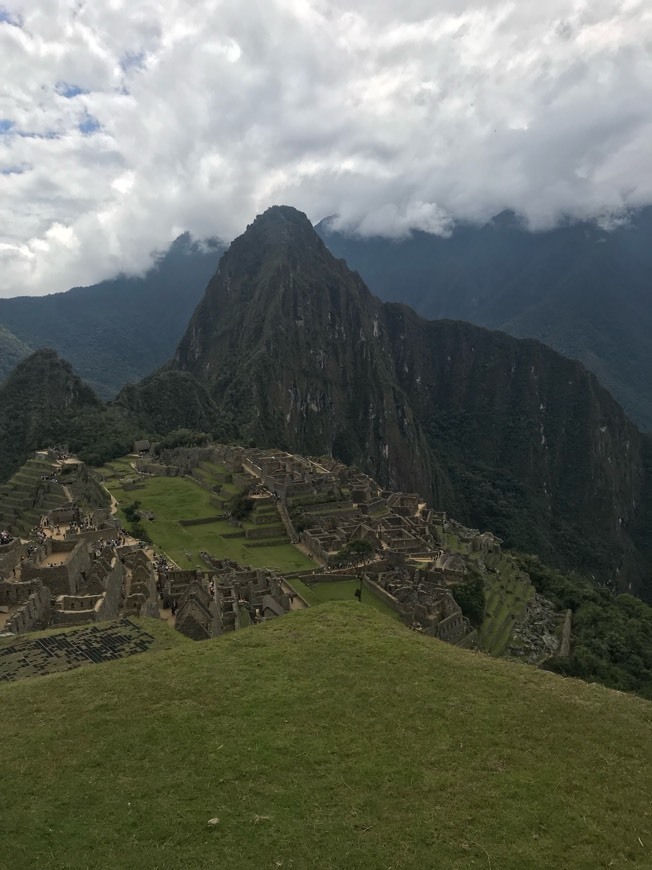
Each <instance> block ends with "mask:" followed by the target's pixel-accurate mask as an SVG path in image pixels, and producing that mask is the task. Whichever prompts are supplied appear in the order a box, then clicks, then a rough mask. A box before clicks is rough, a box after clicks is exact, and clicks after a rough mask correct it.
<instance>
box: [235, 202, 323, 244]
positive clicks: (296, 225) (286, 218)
mask: <svg viewBox="0 0 652 870" xmlns="http://www.w3.org/2000/svg"><path fill="white" fill-rule="evenodd" d="M310 243H311V244H312V245H315V244H316V245H318V246H319V247H320V248H321V247H322V245H323V243H322V241H321V239H320V238H319V236H318V235H317V233H316V232H315V230H314V228H313V225H312V224H311V223H310V221H309V220H308V218H307V216H306V215H305V214H304V213H303V212H302V211H299V210H298V209H296V208H293V207H292V206H289V205H273V206H271V207H270V208H268V209H266V211H264V212H263V213H262V214H259V215H258V216H257V217H256V218H255V220H254V221H253V223H251V224H249V226H248V227H247V229H246V230H245V232H244V233H243V234H242V235H241V236H239V237H238V238H237V239H236V240H235V242H234V243H233V245H234V246H235V250H236V251H239V250H240V249H241V248H242V247H244V246H249V245H256V246H257V247H258V248H262V249H263V250H266V251H268V250H270V249H271V248H278V247H283V248H287V249H290V248H294V247H296V246H297V245H299V246H300V247H301V248H305V246H306V244H310ZM232 247H233V246H232Z"/></svg>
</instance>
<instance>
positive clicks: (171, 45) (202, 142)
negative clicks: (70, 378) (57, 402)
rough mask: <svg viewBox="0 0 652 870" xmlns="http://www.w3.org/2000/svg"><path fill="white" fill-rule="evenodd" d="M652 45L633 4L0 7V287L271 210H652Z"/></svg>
mask: <svg viewBox="0 0 652 870" xmlns="http://www.w3.org/2000/svg"><path fill="white" fill-rule="evenodd" d="M38 6H40V7H41V8H37V7H38ZM651 46H652V9H650V8H649V2H648V0H547V2H546V3H543V4H540V3H525V2H520V3H516V2H504V0H484V2H480V0H435V2H433V0H402V2H401V3H397V2H396V0H346V2H345V0H265V2H263V0H258V2H247V3H243V2H240V0H195V2H193V3H187V2H182V0H110V2H109V0H94V2H84V0H51V2H49V3H48V4H35V3H33V0H4V7H3V11H2V12H0V57H2V59H3V72H4V75H3V80H2V83H0V172H1V173H2V174H0V295H14V294H18V293H46V292H51V291H55V290H62V289H66V288H68V287H70V286H73V285H79V284H84V283H92V282H95V281H97V280H100V279H102V278H105V277H108V276H110V275H113V274H115V273H116V272H117V271H119V270H121V269H127V270H130V271H138V270H142V269H144V268H146V267H147V265H148V264H149V262H150V254H151V252H152V251H153V250H155V249H161V248H163V247H165V246H166V245H167V244H168V243H169V241H171V239H172V238H173V237H174V235H175V234H177V233H178V232H179V231H180V229H186V228H187V229H189V230H190V231H191V232H192V233H193V234H194V235H196V236H197V237H203V236H208V235H219V236H220V237H222V238H224V239H227V240H228V239H230V238H232V237H233V236H235V235H237V234H238V233H240V232H241V231H242V230H243V229H244V227H245V225H246V224H247V223H248V222H250V221H251V220H252V218H253V217H254V216H255V214H256V213H257V212H259V211H261V210H262V209H264V208H265V207H267V206H268V205H271V204H274V203H288V204H292V205H296V206H297V207H299V208H302V209H304V210H305V211H306V212H307V213H308V215H309V216H310V217H311V218H312V219H313V220H318V219H319V218H321V217H323V216H325V215H330V214H334V213H337V214H338V215H339V216H340V218H339V220H340V225H341V226H344V227H347V228H349V229H353V230H357V231H359V232H362V233H384V234H388V235H394V236H400V235H403V234H405V233H407V232H409V230H410V229H411V228H420V229H424V230H426V231H429V232H446V231H447V230H448V229H449V227H450V222H451V220H454V219H470V220H483V219H486V218H488V217H489V216H491V215H492V214H495V213H497V212H499V211H501V210H502V209H504V208H512V209H515V210H517V211H518V212H520V213H521V214H522V215H523V216H524V217H525V218H526V219H527V220H528V221H529V222H530V223H531V225H532V226H534V227H543V226H547V225H550V224H552V223H554V222H555V221H557V220H558V219H559V218H560V217H564V216H576V217H581V218H583V217H587V216H597V217H599V218H600V220H601V221H602V222H603V223H604V221H605V220H608V219H609V216H610V215H614V214H618V213H619V212H622V211H623V210H625V209H628V208H632V207H636V206H638V205H643V204H649V203H651V202H652V151H651V150H650V148H649V142H650V141H652V140H651V135H652V61H651V60H650V57H651V53H650V49H651ZM605 216H607V217H605Z"/></svg>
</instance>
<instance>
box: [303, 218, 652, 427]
mask: <svg viewBox="0 0 652 870" xmlns="http://www.w3.org/2000/svg"><path fill="white" fill-rule="evenodd" d="M333 226H334V221H333V220H332V219H330V220H329V219H327V220H325V221H322V223H320V224H319V225H318V226H317V228H316V229H317V232H318V233H319V234H320V235H321V236H322V238H323V239H324V241H325V242H326V244H327V245H328V247H329V249H330V250H331V251H332V252H333V254H334V255H335V256H336V257H344V258H346V261H347V262H348V264H349V266H350V267H351V268H352V269H357V270H358V271H359V272H360V274H361V275H362V276H363V278H364V280H365V281H366V283H367V284H368V286H369V287H370V288H371V290H372V292H374V293H376V294H377V295H378V296H380V298H381V299H384V300H391V301H394V302H399V301H400V302H404V303H406V304H407V305H410V306H412V307H413V308H414V309H415V310H416V311H417V312H418V313H419V314H420V315H421V316H422V317H427V318H453V319H459V320H468V321H470V322H471V323H475V324H476V325H478V326H484V327H487V328H489V329H501V330H504V331H505V332H508V333H509V334H510V335H514V336H516V337H517V338H526V337H527V338H536V339H539V340H540V341H543V342H544V343H545V344H547V345H549V346H550V347H552V348H554V349H555V350H557V351H559V352H560V353H562V354H566V355H568V356H571V357H573V358H577V359H579V360H580V361H581V362H583V363H584V365H585V366H586V367H587V368H588V369H589V370H590V371H592V372H594V373H595V374H596V375H597V376H598V378H599V379H600V382H601V383H602V384H604V385H605V386H606V387H607V389H608V390H609V392H610V393H612V394H613V395H614V396H615V397H616V399H617V400H618V401H619V402H620V403H621V404H622V406H623V407H624V408H625V409H626V411H627V414H628V415H629V416H630V417H631V418H632V419H633V420H634V421H635V422H637V423H638V425H639V426H641V427H642V429H643V430H644V431H648V432H649V431H652V379H651V378H650V375H649V373H650V372H651V371H652V343H651V342H650V340H649V336H650V334H651V333H652V294H651V293H650V290H651V282H650V275H652V208H650V207H647V208H643V209H640V210H639V211H634V212H632V213H630V215H628V220H627V221H626V222H622V223H620V224H619V225H615V226H611V227H610V228H609V229H604V228H601V227H599V226H597V225H596V224H595V223H593V222H586V223H576V224H571V225H569V224H564V225H562V226H559V227H557V228H556V229H552V230H548V231H546V232H528V231H527V230H526V228H525V227H524V226H523V224H522V223H521V222H520V221H519V220H518V219H517V217H516V216H515V215H514V214H511V213H509V212H504V213H503V214H501V215H498V216H496V217H495V218H494V219H493V220H491V221H489V222H488V223H486V224H484V225H483V226H475V225H465V224H458V225H457V226H455V227H454V228H453V229H452V232H451V234H450V235H449V236H446V237H445V238H443V237H441V236H433V235H429V234H427V233H422V232H415V233H412V234H411V235H410V236H409V237H408V238H406V239H403V240H401V241H396V240H390V239H383V238H379V237H375V238H361V237H359V236H347V235H344V234H342V233H339V232H337V231H335V230H334V228H333Z"/></svg>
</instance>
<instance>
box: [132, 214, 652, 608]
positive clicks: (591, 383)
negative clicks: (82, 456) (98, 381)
mask: <svg viewBox="0 0 652 870" xmlns="http://www.w3.org/2000/svg"><path fill="white" fill-rule="evenodd" d="M171 368H173V369H174V368H176V369H178V370H180V371H182V372H187V373H189V374H191V375H193V376H195V377H196V378H197V379H198V380H199V381H200V382H201V383H202V384H204V385H205V386H206V388H207V391H208V393H209V394H210V397H211V400H212V403H213V404H214V405H215V407H216V408H217V411H218V414H219V415H220V417H221V418H222V419H224V420H228V422H229V425H230V426H231V427H232V429H233V431H235V432H237V433H238V434H239V436H240V437H241V438H244V439H248V440H251V441H253V442H255V443H256V444H259V445H261V446H263V445H264V446H282V447H283V446H284V447H288V448H293V449H296V450H300V451H301V452H304V453H319V452H324V451H326V452H332V453H333V454H334V455H336V456H338V457H340V458H341V459H343V460H344V461H346V462H355V463H357V464H359V465H360V466H361V467H363V468H365V469H366V470H368V471H369V473H371V474H372V475H373V476H375V477H376V478H378V479H380V480H382V481H384V482H386V484H387V485H391V486H392V487H394V488H402V489H411V490H417V491H418V492H420V493H421V494H422V495H423V496H424V497H426V498H428V499H431V500H432V501H433V503H434V504H436V505H437V506H439V507H441V508H444V509H447V510H449V511H450V512H451V513H452V514H453V515H454V516H457V517H458V518H459V519H460V520H461V521H463V522H466V523H468V524H472V525H476V526H478V527H481V528H489V529H491V530H492V531H495V532H496V533H498V534H499V535H500V536H501V537H503V538H504V539H505V542H506V543H507V544H508V545H509V546H511V547H517V548H519V549H523V550H525V551H529V552H536V553H539V554H540V555H542V556H543V557H545V558H546V559H547V560H550V561H552V562H557V563H560V564H564V565H567V566H571V567H575V568H581V569H583V570H585V571H593V572H595V573H596V574H600V575H602V576H603V577H605V578H606V577H609V578H611V579H615V578H617V580H618V584H619V585H620V586H621V587H626V586H627V584H628V583H630V582H631V583H633V584H634V586H635V588H636V589H638V590H639V591H640V590H641V589H642V588H643V584H644V580H643V578H644V577H647V575H648V573H649V567H648V564H649V563H646V560H645V558H644V557H643V556H642V555H641V553H640V552H639V551H637V549H636V547H635V545H634V543H633V541H632V538H631V534H632V533H634V532H636V533H637V534H641V530H642V529H646V528H648V527H649V523H648V517H647V514H646V515H645V516H643V515H642V514H641V511H642V508H640V507H639V505H641V504H644V505H645V504H648V503H649V502H648V495H647V493H649V491H650V489H649V487H650V479H649V467H648V471H646V470H645V463H644V456H643V454H644V441H643V439H642V436H641V435H640V433H639V432H638V430H637V429H636V427H635V426H634V425H633V424H632V423H631V422H630V421H629V420H628V419H627V417H626V416H625V414H624V413H623V411H622V409H621V408H620V406H619V405H618V404H617V403H616V402H615V401H614V400H613V399H612V397H611V396H610V395H609V394H608V393H607V392H606V390H604V389H603V388H602V387H601V386H600V384H599V383H598V382H597V380H596V378H595V377H594V376H593V375H592V374H590V373H589V372H587V371H586V369H585V368H584V367H583V366H582V365H581V364H580V363H578V362H575V361H572V360H568V359H565V358H564V357H562V356H560V355H559V354H557V353H555V352H554V351H552V350H550V349H549V348H547V347H545V346H543V345H541V344H540V343H538V342H536V341H519V340H516V339H514V338H511V337H509V336H507V335H505V334H501V333H493V332H488V331H486V330H484V329H480V328H478V327H475V326H472V325H470V324H465V323H456V322H450V321H433V322H429V321H425V320H422V319H421V318H420V317H418V316H417V315H416V314H415V313H414V312H413V311H411V310H410V309H409V308H407V307H405V306H402V305H396V304H383V303H382V302H380V301H379V300H378V299H376V298H375V297H374V296H372V295H371V293H370V292H369V291H368V290H367V288H366V286H365V285H364V283H363V282H362V280H361V278H360V277H359V276H358V275H357V274H355V273H352V272H351V271H349V269H348V268H347V267H346V264H345V263H344V262H343V261H338V260H336V259H335V258H334V257H333V256H332V255H331V254H330V253H329V251H328V250H327V248H326V246H325V245H324V244H323V242H322V241H321V240H320V239H319V237H318V236H317V234H316V233H315V231H314V230H313V228H312V226H311V225H310V223H309V221H308V219H307V218H306V217H305V216H304V215H302V214H301V213H300V212H297V211H296V210H294V209H292V208H288V207H275V208H272V209H269V210H268V211H267V212H265V214H263V215H261V216H259V217H258V218H257V219H256V220H255V221H254V223H253V224H252V225H251V226H250V227H249V228H248V229H247V231H246V232H245V233H244V235H242V236H241V237H240V238H238V239H236V240H235V241H234V243H233V244H232V245H231V247H230V249H229V251H228V252H227V253H226V254H225V255H224V257H223V258H222V260H221V261H220V265H219V268H218V271H217V273H216V275H215V277H214V278H213V279H212V281H211V282H210V284H209V285H208V288H207V290H206V294H205V297H204V299H203V300H202V302H201V303H200V304H199V306H198V308H197V310H196V312H195V314H194V315H193V318H192V320H191V322H190V325H189V327H188V330H187V332H186V335H185V336H184V338H183V339H182V341H181V343H180V345H179V348H178V351H177V354H176V357H175V359H174V361H173V362H172V364H171ZM138 392H139V391H138V388H136V389H135V390H133V391H132V395H131V396H130V397H129V396H125V395H124V394H123V395H122V396H121V397H120V402H124V403H125V407H131V408H134V407H135V406H136V405H137V402H138ZM196 395H198V394H197V393H196ZM645 510H647V508H645ZM637 540H638V539H637Z"/></svg>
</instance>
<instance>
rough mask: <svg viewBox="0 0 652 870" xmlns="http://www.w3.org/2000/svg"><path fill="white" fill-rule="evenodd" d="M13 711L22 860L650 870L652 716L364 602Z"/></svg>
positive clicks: (8, 862) (17, 866)
mask: <svg viewBox="0 0 652 870" xmlns="http://www.w3.org/2000/svg"><path fill="white" fill-rule="evenodd" d="M0 708H1V709H2V718H3V725H2V748H3V753H2V788H0V838H1V840H2V842H3V843H4V844H5V849H4V850H3V854H2V858H1V859H0V866H2V867H3V868H5V867H6V868H7V870H34V868H38V867H43V868H47V870H64V868H65V870H82V868H83V870H212V868H221V867H225V868H237V870H249V868H251V870H268V868H269V870H277V868H282V870H287V868H292V870H327V868H328V870H365V868H368V870H379V868H393V870H406V868H410V870H412V868H414V870H430V868H432V870H440V868H441V870H548V868H549V870H560V868H566V870H599V868H612V870H632V868H641V870H642V868H649V867H650V844H651V843H652V826H651V809H650V802H649V796H650V783H651V780H652V770H651V764H650V754H649V748H650V742H649V740H650V726H651V725H652V704H650V703H649V702H647V701H644V700H642V699H640V698H636V697H634V696H631V695H624V694H620V693H618V692H614V691H611V690H609V689H605V688H602V687H600V686H595V685H587V684H585V683H582V682H579V681H575V680H565V679H563V678H560V677H558V676H555V675H553V674H550V673H546V672H543V671H539V670H537V669H535V668H529V667H525V666H523V665H518V664H513V663H510V662H506V661H504V660H500V659H493V658H491V657H489V656H485V655H481V654H478V653H473V652H469V651H466V650H460V649H457V648H455V647H452V646H449V645H447V644H444V643H441V642H439V641H436V640H433V639H430V638H426V637H422V636H419V635H417V634H414V633H412V632H408V631H406V630H405V629H404V628H403V627H402V626H400V625H398V624H397V623H395V622H393V621H392V620H390V619H387V618H385V617H383V616H382V615H381V614H379V613H377V612H375V611H374V610H373V609H372V608H371V607H361V606H360V605H358V604H357V602H354V601H353V602H348V603H345V602H339V603H332V604H327V605H324V606H323V607H320V608H317V609H312V610H304V611H300V612H297V613H292V614H290V615H288V616H284V617H283V618H282V619H278V620H273V621H272V622H270V623H267V624H265V625H263V626H257V627H254V628H250V629H246V630H243V631H239V632H236V633H235V634H231V635H228V636H226V637H223V638H219V639H216V640H213V641H205V642H203V643H197V644H188V645H186V646H184V647H180V648H179V649H175V650H169V651H166V652H161V653H157V654H155V655H140V656H134V657H132V658H129V659H125V660H122V661H119V662H115V663H111V664H102V665H94V666H89V667H85V668H80V669H78V670H76V671H70V672H68V673H64V674H56V675H53V676H49V677H42V678H38V679H33V680H24V681H22V682H19V683H15V684H8V685H0ZM215 818H217V819H218V820H219V821H218V822H217V823H216V824H215V825H213V826H210V825H209V824H208V821H209V819H215Z"/></svg>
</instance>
